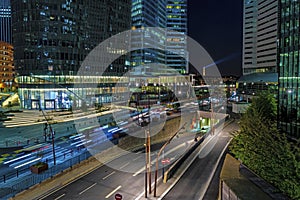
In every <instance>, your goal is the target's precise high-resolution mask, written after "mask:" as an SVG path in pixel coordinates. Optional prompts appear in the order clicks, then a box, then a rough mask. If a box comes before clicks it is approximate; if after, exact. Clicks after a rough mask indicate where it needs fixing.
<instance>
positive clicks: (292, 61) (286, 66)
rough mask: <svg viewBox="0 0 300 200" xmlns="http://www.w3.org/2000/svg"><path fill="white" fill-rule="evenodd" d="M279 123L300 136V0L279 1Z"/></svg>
mask: <svg viewBox="0 0 300 200" xmlns="http://www.w3.org/2000/svg"><path fill="white" fill-rule="evenodd" d="M279 2H280V3H279V8H280V12H279V13H280V14H279V17H280V20H279V43H278V44H279V56H278V57H279V58H278V66H279V95H278V112H279V127H280V129H281V130H282V131H284V132H286V133H287V134H288V135H289V136H290V137H291V138H297V139H299V138H300V104H299V103H300V22H299V17H300V14H299V13H300V2H299V1H291V0H281V1H279Z"/></svg>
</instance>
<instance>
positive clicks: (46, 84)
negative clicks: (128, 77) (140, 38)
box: [11, 0, 131, 109]
mask: <svg viewBox="0 0 300 200" xmlns="http://www.w3.org/2000/svg"><path fill="white" fill-rule="evenodd" d="M11 7H12V29H13V46H14V50H15V51H14V61H15V69H16V72H17V73H18V75H19V78H18V80H19V83H20V98H21V103H22V107H23V108H28V109H34V108H38V107H39V106H41V107H42V108H46V109H58V108H68V107H70V105H71V104H72V101H74V99H75V98H76V97H74V96H73V94H78V96H82V95H84V96H86V94H99V99H101V101H104V102H106V101H109V99H107V98H110V97H109V96H110V94H111V93H113V92H114V87H113V83H114V82H115V81H118V80H119V78H118V76H120V75H122V74H124V73H125V72H126V67H125V56H121V57H120V58H119V59H118V60H116V61H114V62H113V63H112V64H111V65H110V66H109V67H108V66H107V70H106V71H105V74H106V75H109V76H111V77H109V78H108V79H109V81H107V80H106V79H104V78H102V77H98V76H97V77H96V76H95V77H85V80H79V78H78V77H76V73H77V71H78V69H79V68H80V66H81V64H82V62H83V60H84V59H85V58H86V56H87V55H88V54H89V53H90V52H91V51H92V50H93V49H94V48H95V47H96V46H98V45H99V44H100V43H101V42H102V41H104V40H105V39H107V38H109V37H111V36H113V35H115V34H117V33H119V32H123V31H125V30H129V29H130V19H131V18H130V14H131V13H130V9H131V0H89V1H85V0H77V1H74V0H49V1H44V0H35V1H30V0H11ZM103 59H105V58H103ZM99 65H101V63H99ZM90 80H93V81H97V83H99V86H100V85H101V88H89V86H88V83H89V81H90ZM78 81H81V82H83V84H85V83H86V84H87V85H86V86H84V87H85V88H72V86H73V85H74V83H78ZM66 88H70V90H72V92H71V93H70V91H67V90H66ZM94 90H95V91H94ZM72 93H73V94H72ZM87 98H89V97H87ZM91 98H92V97H91ZM88 101H89V99H88ZM70 102H71V103H70ZM74 103H75V102H74ZM75 104H77V105H78V104H80V100H78V102H76V103H75Z"/></svg>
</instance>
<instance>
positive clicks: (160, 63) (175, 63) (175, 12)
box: [131, 0, 188, 75]
mask: <svg viewBox="0 0 300 200" xmlns="http://www.w3.org/2000/svg"><path fill="white" fill-rule="evenodd" d="M131 13H132V14H131V17H132V30H134V31H135V30H136V31H135V32H134V34H133V37H132V45H133V47H137V46H139V47H141V48H144V46H143V45H147V47H148V48H146V49H140V50H137V51H133V52H132V53H131V65H132V66H133V67H136V66H142V67H141V68H142V69H143V70H142V72H140V71H139V72H136V74H139V73H140V74H143V75H150V74H151V75H155V74H159V75H162V74H168V75H171V74H172V73H173V74H174V73H176V72H177V73H186V72H187V69H188V54H187V42H186V35H187V0H177V1H169V0H132V11H131ZM147 27H158V28H163V29H165V30H167V31H159V30H156V33H154V32H153V31H148V29H147ZM158 49H159V50H158ZM181 56H183V57H184V58H182V57H181ZM154 63H155V65H156V69H155V70H153V68H154V67H153V65H152V64H154ZM170 68H172V69H174V70H170Z"/></svg>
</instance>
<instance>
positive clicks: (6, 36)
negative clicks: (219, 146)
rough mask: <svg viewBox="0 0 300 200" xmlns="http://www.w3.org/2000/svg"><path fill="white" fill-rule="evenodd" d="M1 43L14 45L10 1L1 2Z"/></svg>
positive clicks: (2, 0) (3, 0)
mask: <svg viewBox="0 0 300 200" xmlns="http://www.w3.org/2000/svg"><path fill="white" fill-rule="evenodd" d="M0 41H3V42H7V43H10V44H11V43H12V33H11V7H10V0H1V1H0Z"/></svg>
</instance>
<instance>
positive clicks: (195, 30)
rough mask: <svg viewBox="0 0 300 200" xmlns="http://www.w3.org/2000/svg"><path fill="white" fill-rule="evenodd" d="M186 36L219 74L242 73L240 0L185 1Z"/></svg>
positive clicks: (241, 8)
mask: <svg viewBox="0 0 300 200" xmlns="http://www.w3.org/2000/svg"><path fill="white" fill-rule="evenodd" d="M188 6H189V7H188V12H189V13H188V15H189V19H188V20H189V22H188V24H189V29H188V35H189V36H190V37H192V38H193V39H194V40H196V41H197V42H198V43H199V44H200V45H201V46H203V47H204V48H205V49H206V51H207V52H208V53H209V54H210V56H211V57H212V59H213V60H214V61H215V62H217V63H218V61H220V60H223V59H225V60H224V61H223V62H221V63H219V64H217V66H218V68H219V70H220V72H221V74H222V75H236V76H240V75H241V65H242V63H241V58H242V54H241V52H242V22H243V20H242V16H243V1H241V0H226V1H224V0H188Z"/></svg>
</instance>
